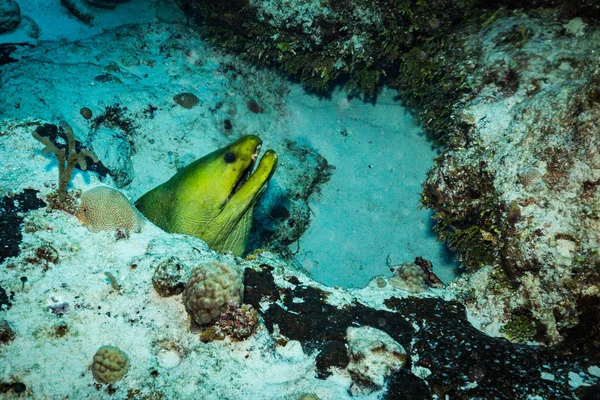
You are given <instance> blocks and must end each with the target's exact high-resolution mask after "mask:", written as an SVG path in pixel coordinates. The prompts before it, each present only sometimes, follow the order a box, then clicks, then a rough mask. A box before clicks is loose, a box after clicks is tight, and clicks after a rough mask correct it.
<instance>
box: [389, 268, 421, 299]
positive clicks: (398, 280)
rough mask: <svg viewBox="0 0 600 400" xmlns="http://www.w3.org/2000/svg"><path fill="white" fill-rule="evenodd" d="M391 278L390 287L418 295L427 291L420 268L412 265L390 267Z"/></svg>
mask: <svg viewBox="0 0 600 400" xmlns="http://www.w3.org/2000/svg"><path fill="white" fill-rule="evenodd" d="M391 269H392V271H393V273H394V274H393V276H392V277H391V278H390V279H389V282H390V285H392V286H393V287H395V288H398V289H404V290H408V291H409V292H412V293H419V292H422V291H425V290H427V289H428V285H427V282H426V276H425V273H424V272H423V270H422V269H421V267H420V266H418V265H416V264H414V263H404V264H402V265H399V266H396V267H392V268H391Z"/></svg>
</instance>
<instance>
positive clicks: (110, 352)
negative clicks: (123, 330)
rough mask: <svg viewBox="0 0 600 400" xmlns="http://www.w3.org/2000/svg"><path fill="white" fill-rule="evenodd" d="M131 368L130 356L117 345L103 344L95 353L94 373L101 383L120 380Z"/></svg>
mask: <svg viewBox="0 0 600 400" xmlns="http://www.w3.org/2000/svg"><path fill="white" fill-rule="evenodd" d="M128 370H129V358H127V354H125V353H123V351H121V349H119V348H118V347H115V346H102V347H100V349H98V351H97V352H96V354H94V362H93V363H92V374H93V375H94V379H96V381H97V382H99V383H115V382H117V381H120V380H121V378H123V376H125V374H126V373H127V371H128Z"/></svg>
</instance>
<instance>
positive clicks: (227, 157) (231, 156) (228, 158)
mask: <svg viewBox="0 0 600 400" xmlns="http://www.w3.org/2000/svg"><path fill="white" fill-rule="evenodd" d="M223 158H224V159H225V162H226V163H227V164H231V163H232V162H234V161H235V154H233V153H225V157H223Z"/></svg>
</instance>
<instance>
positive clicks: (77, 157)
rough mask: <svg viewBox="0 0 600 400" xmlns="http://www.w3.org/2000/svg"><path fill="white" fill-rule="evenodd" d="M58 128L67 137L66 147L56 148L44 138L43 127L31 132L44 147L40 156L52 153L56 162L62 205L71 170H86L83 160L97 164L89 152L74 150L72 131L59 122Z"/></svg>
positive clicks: (96, 158)
mask: <svg viewBox="0 0 600 400" xmlns="http://www.w3.org/2000/svg"><path fill="white" fill-rule="evenodd" d="M60 126H61V128H62V129H63V132H64V134H65V135H66V137H67V145H66V146H67V147H66V148H65V147H62V148H61V147H58V146H57V145H56V144H55V143H53V142H52V141H51V140H50V138H49V137H48V136H44V129H43V126H42V127H40V128H38V129H36V130H35V131H34V132H32V135H33V137H34V138H35V139H36V140H37V141H39V142H40V143H42V144H43V145H44V148H43V149H42V154H48V153H52V154H54V156H55V157H56V159H57V160H58V199H59V201H60V202H61V203H62V204H64V203H65V201H66V200H67V185H68V184H69V181H70V180H71V174H72V173H73V168H75V166H76V165H77V164H79V167H80V168H81V169H82V170H84V171H85V170H86V169H87V162H86V161H85V158H86V157H88V158H90V159H91V160H92V161H94V162H98V157H97V156H96V154H94V153H93V152H92V151H90V150H86V149H82V150H80V151H79V152H78V151H76V149H75V143H76V142H75V137H74V136H73V129H71V126H70V125H69V124H68V123H67V122H65V121H61V122H60Z"/></svg>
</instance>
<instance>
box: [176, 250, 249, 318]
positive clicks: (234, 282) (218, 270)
mask: <svg viewBox="0 0 600 400" xmlns="http://www.w3.org/2000/svg"><path fill="white" fill-rule="evenodd" d="M243 288H244V284H243V276H242V271H241V270H240V269H239V268H238V267H237V266H236V265H230V264H226V263H217V262H213V263H211V264H205V265H201V266H199V267H196V268H194V270H193V271H192V275H191V277H190V280H189V281H188V283H187V285H186V288H185V290H184V291H183V304H184V305H185V309H186V310H187V312H188V313H189V314H190V315H191V316H192V318H193V319H194V321H196V323H197V324H198V325H207V324H211V323H213V322H215V321H216V320H217V319H218V318H219V316H220V315H221V314H222V313H223V312H225V311H226V310H227V308H228V307H229V305H236V304H240V303H241V300H242V291H243Z"/></svg>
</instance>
